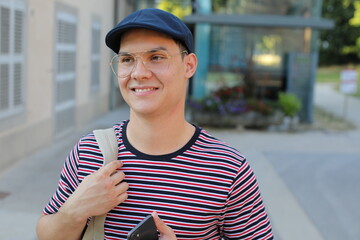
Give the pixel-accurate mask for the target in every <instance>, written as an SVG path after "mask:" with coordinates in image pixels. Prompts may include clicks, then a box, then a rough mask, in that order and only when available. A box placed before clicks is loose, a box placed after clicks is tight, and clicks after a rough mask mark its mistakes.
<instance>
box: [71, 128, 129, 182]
mask: <svg viewBox="0 0 360 240" xmlns="http://www.w3.org/2000/svg"><path fill="white" fill-rule="evenodd" d="M122 125H123V123H120V124H115V125H114V126H113V127H112V129H113V130H114V133H115V135H116V138H117V139H118V141H121V140H120V139H121V131H122V130H121V129H122ZM77 149H78V158H79V160H78V161H79V174H80V175H82V176H86V175H88V174H90V173H92V172H94V171H96V170H98V169H99V168H100V167H101V166H102V165H103V163H104V158H103V155H102V153H101V150H100V148H99V145H98V143H97V141H96V138H95V135H94V133H93V132H91V133H88V134H87V135H84V136H83V137H82V138H80V140H79V142H78V146H77Z"/></svg>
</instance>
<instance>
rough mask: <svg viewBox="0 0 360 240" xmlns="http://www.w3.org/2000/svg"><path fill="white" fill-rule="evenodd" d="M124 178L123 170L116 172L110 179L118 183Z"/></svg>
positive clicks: (115, 183)
mask: <svg viewBox="0 0 360 240" xmlns="http://www.w3.org/2000/svg"><path fill="white" fill-rule="evenodd" d="M124 178H125V173H124V172H123V171H117V172H114V173H113V174H112V175H111V176H110V179H111V181H112V182H113V184H114V185H118V184H119V183H120V182H122V181H123V180H124Z"/></svg>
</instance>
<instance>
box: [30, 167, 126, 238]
mask: <svg viewBox="0 0 360 240" xmlns="http://www.w3.org/2000/svg"><path fill="white" fill-rule="evenodd" d="M121 166H122V163H121V162H120V161H112V162H111V163H109V164H107V165H106V166H104V167H102V168H100V169H99V170H98V171H96V172H95V173H93V174H91V175H89V176H87V177H86V178H85V179H84V180H83V181H82V182H81V183H80V184H79V186H78V188H77V189H76V190H75V191H74V193H73V194H72V195H71V196H70V197H69V198H68V199H67V201H66V202H65V203H64V204H63V205H62V206H61V208H60V209H59V211H58V212H57V213H54V214H49V215H43V216H41V217H40V219H39V221H38V223H37V228H36V231H37V234H38V238H39V240H42V239H44V240H45V239H51V240H56V239H68V240H71V239H80V237H81V233H82V231H83V229H84V227H85V224H86V221H87V219H88V218H89V217H91V216H99V215H102V214H105V213H107V212H108V211H110V210H111V209H113V208H114V207H115V206H117V205H118V204H120V203H122V202H124V201H125V200H126V198H127V193H126V191H127V189H128V184H127V183H126V182H122V181H123V180H124V177H125V174H124V173H123V172H122V171H117V169H118V168H120V167H121Z"/></svg>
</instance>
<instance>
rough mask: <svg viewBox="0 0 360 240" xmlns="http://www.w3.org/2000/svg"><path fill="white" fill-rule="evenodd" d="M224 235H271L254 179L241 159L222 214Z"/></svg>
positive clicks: (228, 237)
mask: <svg viewBox="0 0 360 240" xmlns="http://www.w3.org/2000/svg"><path fill="white" fill-rule="evenodd" d="M224 234H225V236H226V237H227V238H226V239H258V240H260V239H261V240H265V239H273V236H272V229H271V223H270V220H269V218H268V216H267V213H266V210H265V206H264V204H263V200H262V197H261V195H260V190H259V187H258V183H257V180H256V177H255V174H254V173H253V171H252V169H251V168H250V166H249V164H248V162H247V161H246V160H245V161H244V162H243V165H242V166H241V167H240V169H239V171H238V173H237V176H236V178H235V179H234V182H233V186H232V188H231V190H230V193H229V198H228V202H227V207H226V210H225V215H224Z"/></svg>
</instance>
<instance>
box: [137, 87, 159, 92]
mask: <svg viewBox="0 0 360 240" xmlns="http://www.w3.org/2000/svg"><path fill="white" fill-rule="evenodd" d="M134 90H135V92H148V91H152V90H155V88H135V89H134Z"/></svg>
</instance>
